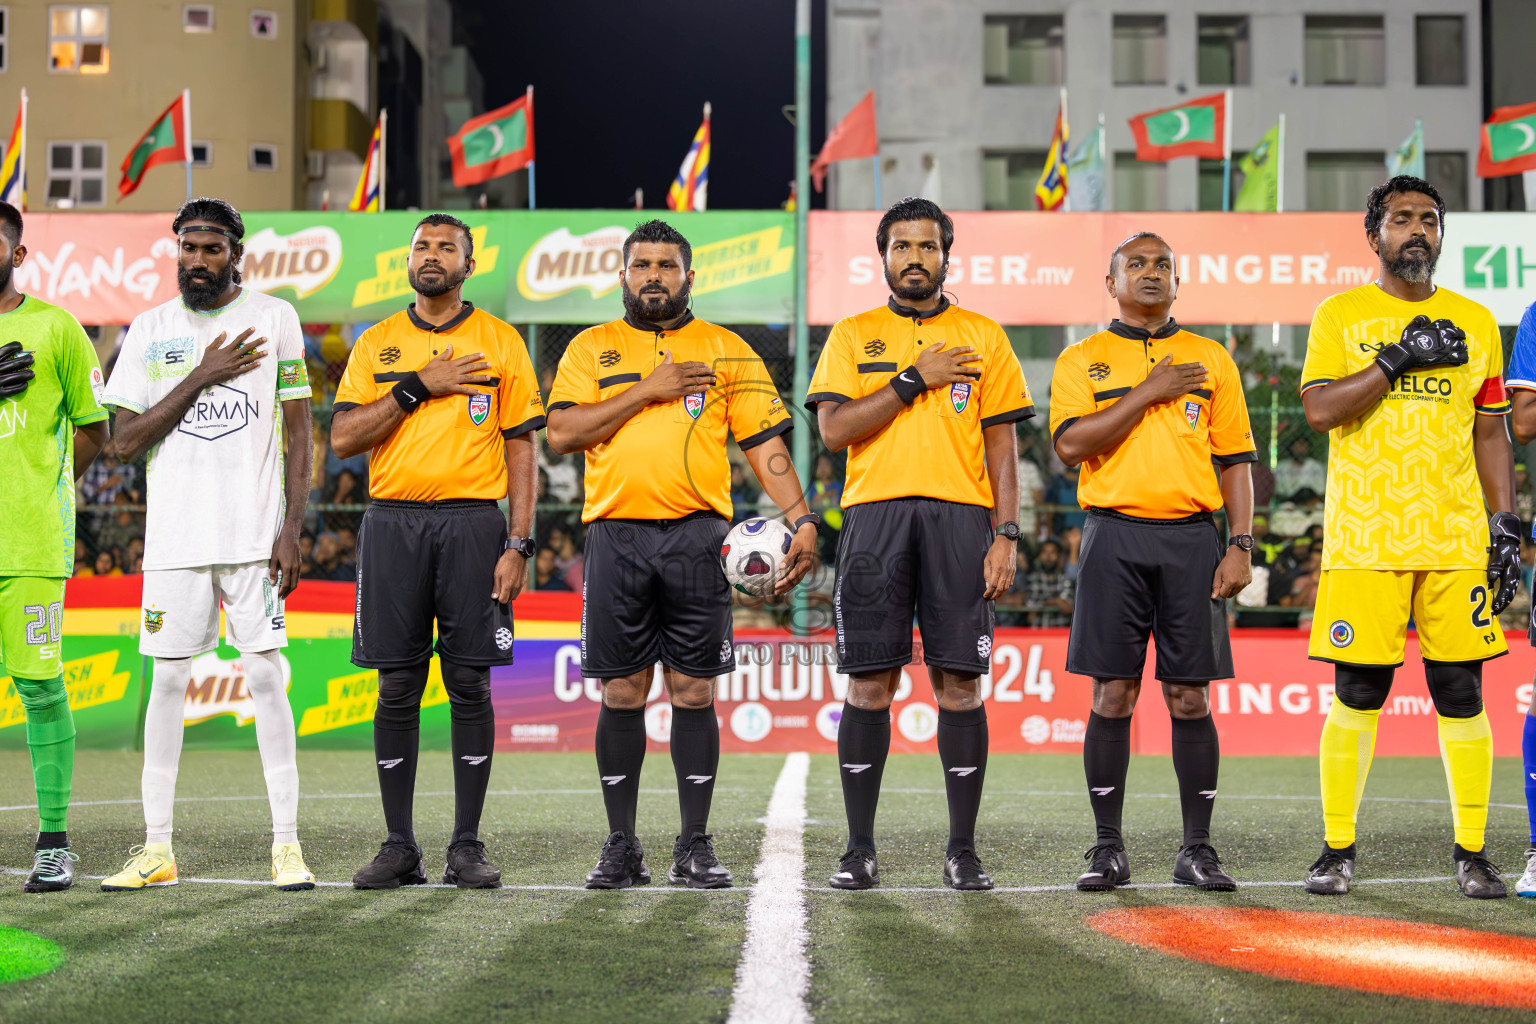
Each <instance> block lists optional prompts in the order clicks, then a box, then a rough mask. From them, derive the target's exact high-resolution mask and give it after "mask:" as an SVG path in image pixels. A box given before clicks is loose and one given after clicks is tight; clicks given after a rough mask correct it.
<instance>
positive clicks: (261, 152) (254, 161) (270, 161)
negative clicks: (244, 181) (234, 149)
mask: <svg viewBox="0 0 1536 1024" xmlns="http://www.w3.org/2000/svg"><path fill="white" fill-rule="evenodd" d="M251 170H253V171H275V170H277V147H276V146H269V145H267V144H266V143H265V142H253V143H251Z"/></svg>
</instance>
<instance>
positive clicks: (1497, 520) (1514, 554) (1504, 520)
mask: <svg viewBox="0 0 1536 1024" xmlns="http://www.w3.org/2000/svg"><path fill="white" fill-rule="evenodd" d="M1488 540H1489V544H1488V589H1489V590H1491V591H1493V614H1495V615H1497V614H1499V613H1500V612H1502V611H1503V610H1504V609H1505V608H1508V607H1509V602H1511V601H1513V600H1514V599H1515V589H1516V588H1517V587H1519V586H1520V517H1519V516H1517V515H1515V514H1514V513H1513V512H1495V513H1494V514H1493V518H1492V519H1490V520H1488Z"/></svg>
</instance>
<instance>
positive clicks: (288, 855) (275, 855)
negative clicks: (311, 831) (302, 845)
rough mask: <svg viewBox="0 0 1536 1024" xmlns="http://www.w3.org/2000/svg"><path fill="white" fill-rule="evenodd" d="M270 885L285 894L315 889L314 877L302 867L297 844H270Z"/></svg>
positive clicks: (302, 854)
mask: <svg viewBox="0 0 1536 1024" xmlns="http://www.w3.org/2000/svg"><path fill="white" fill-rule="evenodd" d="M272 884H273V885H275V886H277V887H278V888H279V889H282V890H284V891H285V892H297V891H299V890H300V889H313V888H314V887H315V876H314V875H312V874H310V872H309V868H307V867H305V866H304V852H303V851H302V850H300V849H299V844H298V843H273V844H272Z"/></svg>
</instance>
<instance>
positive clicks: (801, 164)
mask: <svg viewBox="0 0 1536 1024" xmlns="http://www.w3.org/2000/svg"><path fill="white" fill-rule="evenodd" d="M878 158H879V155H878V154H876V159H878ZM876 180H878V179H876ZM810 207H811V0H795V275H794V282H795V331H794V336H793V338H792V341H793V349H792V352H793V355H794V358H795V377H794V387H793V390H792V391H791V394H795V395H803V394H805V393H806V391H807V390H808V384H809V378H810V351H809V350H810V345H811V341H810V325H809V324H808V323H807V303H806V267H807V263H806V254H807V245H806V225H807V224H808V222H809V221H808V217H807V214H808V212H809V210H810ZM791 433H792V435H793V438H792V443H793V444H794V448H793V453H794V459H795V471H796V475H797V476H798V477H799V478H800V480H801V481H809V480H810V478H811V474H810V468H811V432H810V429H809V425H808V424H807V428H806V429H804V430H795V431H791ZM806 611H807V603H806V598H805V593H804V591H803V590H801V589H799V588H797V589H796V591H795V594H794V605H793V610H792V612H791V613H790V628H791V630H794V631H796V632H799V633H801V634H802V635H803V633H804V632H805V630H806V626H808V625H809V624H808V623H807V622H806Z"/></svg>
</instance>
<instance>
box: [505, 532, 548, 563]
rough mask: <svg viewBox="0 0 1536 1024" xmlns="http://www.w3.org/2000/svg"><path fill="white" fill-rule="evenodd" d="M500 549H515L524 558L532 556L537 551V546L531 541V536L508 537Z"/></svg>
mask: <svg viewBox="0 0 1536 1024" xmlns="http://www.w3.org/2000/svg"><path fill="white" fill-rule="evenodd" d="M501 550H503V551H516V552H517V553H518V554H520V555H522V556H523V557H524V558H532V557H533V556H534V555H535V554H536V553H537V552H538V550H539V547H538V545H537V544H535V543H534V542H533V538H532V537H508V538H507V542H506V543H505V544H503V545H502V547H501Z"/></svg>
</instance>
